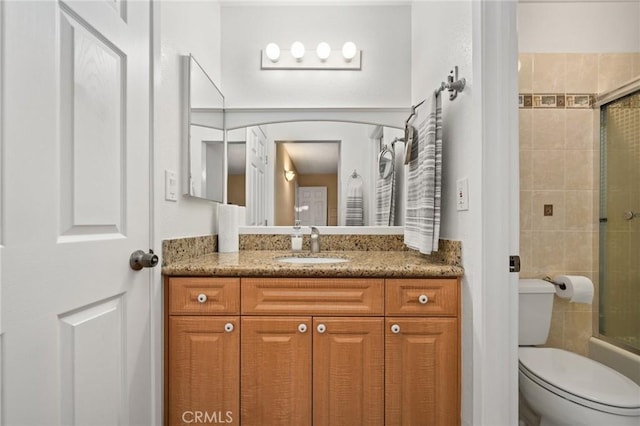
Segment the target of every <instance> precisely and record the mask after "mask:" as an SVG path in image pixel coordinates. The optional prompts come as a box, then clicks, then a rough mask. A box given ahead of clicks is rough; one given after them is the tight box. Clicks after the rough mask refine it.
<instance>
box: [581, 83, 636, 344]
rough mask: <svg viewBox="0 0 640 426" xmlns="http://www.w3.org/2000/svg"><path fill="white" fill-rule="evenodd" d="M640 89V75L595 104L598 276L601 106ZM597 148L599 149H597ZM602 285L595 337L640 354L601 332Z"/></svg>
mask: <svg viewBox="0 0 640 426" xmlns="http://www.w3.org/2000/svg"><path fill="white" fill-rule="evenodd" d="M637 91H640V75H639V76H637V77H635V78H633V79H631V80H629V81H627V82H626V83H624V84H622V85H621V86H619V87H617V88H615V89H611V90H608V91H606V92H603V93H600V94H598V95H597V96H596V100H595V103H594V105H593V107H594V115H595V117H594V130H595V131H594V139H596V140H595V141H594V143H595V144H596V145H595V147H594V151H595V152H594V164H595V170H594V182H598V190H597V197H598V208H597V209H595V211H594V220H595V223H596V224H597V229H598V245H597V246H596V249H597V253H596V256H594V259H597V261H598V277H600V272H601V271H600V269H601V268H600V250H601V245H602V243H601V230H600V208H599V206H600V196H601V191H602V188H601V187H600V183H601V182H602V180H601V168H600V165H601V160H602V158H601V153H602V129H601V127H600V125H601V114H602V110H601V108H602V107H603V106H604V105H606V104H610V103H612V102H615V101H617V100H618V99H621V98H623V97H625V96H627V95H630V94H632V93H634V92H637ZM595 148H597V149H595ZM601 285H602V282H601V280H600V278H598V293H597V294H598V299H597V301H598V304H597V305H596V306H597V309H594V310H593V317H592V330H593V331H592V334H593V337H596V338H598V339H600V340H602V341H605V342H607V343H610V344H612V345H614V346H616V347H618V348H620V349H623V350H625V351H629V352H631V353H634V354H636V355H640V350H639V349H637V348H634V347H632V346H630V345H627V344H625V343H623V342H621V341H620V340H619V339H615V338H611V337H608V336H605V335H603V334H600V286H601Z"/></svg>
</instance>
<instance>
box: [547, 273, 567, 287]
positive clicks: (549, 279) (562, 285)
mask: <svg viewBox="0 0 640 426" xmlns="http://www.w3.org/2000/svg"><path fill="white" fill-rule="evenodd" d="M543 280H545V281H547V282H550V283H551V284H553V285H555V286H558V287H559V288H560V290H566V289H567V286H566V285H565V284H564V283H557V282H555V281H554V280H552V279H551V277H549V276H546V277H544V278H543Z"/></svg>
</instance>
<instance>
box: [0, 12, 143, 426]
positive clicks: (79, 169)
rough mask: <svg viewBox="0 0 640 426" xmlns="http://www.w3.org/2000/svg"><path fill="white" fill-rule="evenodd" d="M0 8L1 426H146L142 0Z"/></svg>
mask: <svg viewBox="0 0 640 426" xmlns="http://www.w3.org/2000/svg"><path fill="white" fill-rule="evenodd" d="M3 3H4V4H3V7H4V11H3V13H4V20H3V34H2V37H3V47H4V70H3V71H4V75H3V88H4V93H3V96H4V99H3V104H4V107H5V108H4V111H3V117H2V124H3V134H2V137H3V140H2V142H3V144H4V148H3V149H4V151H3V156H4V158H3V163H4V171H3V172H4V179H5V181H4V199H3V203H4V205H3V214H4V218H3V221H2V226H3V229H2V236H3V253H2V289H1V290H2V293H1V294H2V327H3V330H2V332H3V335H2V357H3V359H2V380H3V383H2V403H3V407H2V410H3V413H2V420H3V424H6V425H12V426H14V425H60V424H64V425H72V424H73V425H109V426H112V425H149V424H150V423H151V420H150V419H151V396H150V395H151V380H150V379H151V375H150V368H151V366H152V362H151V361H153V360H152V358H151V357H152V356H153V355H152V354H151V351H150V330H149V328H150V323H149V321H150V313H149V297H150V280H151V273H150V270H147V269H143V270H142V271H134V270H132V269H131V268H130V267H129V255H130V254H131V253H132V252H133V251H134V250H138V249H142V250H144V251H147V250H148V249H149V241H150V221H149V218H150V207H149V206H150V188H149V186H150V183H149V103H150V102H149V32H150V31H149V29H150V28H149V9H150V8H149V4H148V2H146V1H142V0H136V1H118V0H115V1H106V0H105V1H101V0H95V1H86V2H77V1H64V0H63V1H42V2H32V1H4V2H3Z"/></svg>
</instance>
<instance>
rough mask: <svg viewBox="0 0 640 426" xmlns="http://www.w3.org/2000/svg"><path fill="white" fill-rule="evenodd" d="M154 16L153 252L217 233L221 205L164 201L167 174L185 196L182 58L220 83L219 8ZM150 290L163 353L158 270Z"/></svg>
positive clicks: (156, 398) (188, 6)
mask: <svg viewBox="0 0 640 426" xmlns="http://www.w3.org/2000/svg"><path fill="white" fill-rule="evenodd" d="M152 7H153V16H152V25H153V36H152V37H153V47H152V49H153V76H152V79H153V98H154V99H153V105H154V106H153V148H152V149H153V164H152V166H153V186H154V188H153V191H154V206H153V218H152V220H153V221H154V223H153V224H151V229H152V230H153V232H154V235H153V239H154V242H153V243H154V248H155V249H156V251H157V252H159V251H160V249H161V246H162V240H164V239H171V238H178V237H185V236H196V235H210V234H216V233H217V229H216V226H215V223H216V221H217V204H216V203H213V202H210V201H203V200H197V199H192V198H188V197H185V196H183V195H180V196H179V198H178V201H177V202H174V201H165V199H164V171H165V170H173V171H175V172H176V173H177V175H178V177H179V181H180V187H179V193H180V194H183V193H185V191H186V189H187V188H185V187H184V179H182V176H183V172H184V171H183V170H182V164H183V162H185V161H184V160H185V159H184V158H183V155H185V151H186V150H184V149H183V148H184V147H183V144H184V143H185V142H184V141H183V140H182V137H183V135H182V125H183V122H182V119H183V114H182V108H183V107H184V105H183V104H182V81H183V75H182V67H181V60H180V56H181V55H188V54H189V53H192V54H193V55H194V56H195V57H196V58H197V60H198V62H199V63H200V65H202V67H203V68H205V69H206V71H207V73H208V74H209V76H210V77H211V78H212V79H213V81H215V82H216V83H218V82H220V79H221V74H222V73H221V67H220V56H221V55H220V43H221V41H220V40H221V33H220V6H219V4H218V2H217V1H211V2H204V1H171V0H162V1H154V2H152ZM151 273H152V274H153V283H152V288H151V320H150V324H151V328H152V329H151V331H150V334H151V340H152V350H153V351H154V353H156V354H161V353H162V288H163V286H162V280H161V275H160V273H161V270H160V268H154V269H153V270H152V272H151ZM155 358H156V359H155V363H154V365H152V366H150V368H151V369H152V377H153V380H154V381H156V380H157V382H154V383H153V390H152V392H153V404H154V415H155V421H153V422H152V424H161V423H162V404H163V402H162V391H161V390H162V383H160V382H161V380H162V379H161V378H162V377H163V370H162V359H161V357H159V356H157V357H155Z"/></svg>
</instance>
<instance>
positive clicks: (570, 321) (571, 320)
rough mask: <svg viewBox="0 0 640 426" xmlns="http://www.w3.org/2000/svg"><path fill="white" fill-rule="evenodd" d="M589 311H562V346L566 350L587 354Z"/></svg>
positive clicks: (589, 323)
mask: <svg viewBox="0 0 640 426" xmlns="http://www.w3.org/2000/svg"><path fill="white" fill-rule="evenodd" d="M591 324H592V319H591V313H590V312H571V311H568V312H565V313H564V348H565V349H566V350H568V351H571V352H575V353H577V354H580V355H583V356H587V355H588V354H589V338H590V337H591V335H592V325H591Z"/></svg>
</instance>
